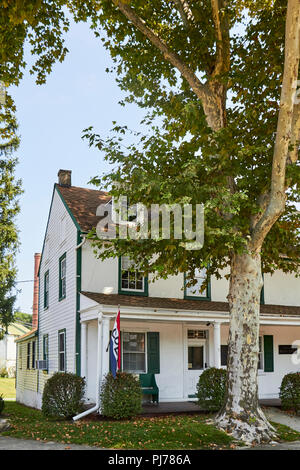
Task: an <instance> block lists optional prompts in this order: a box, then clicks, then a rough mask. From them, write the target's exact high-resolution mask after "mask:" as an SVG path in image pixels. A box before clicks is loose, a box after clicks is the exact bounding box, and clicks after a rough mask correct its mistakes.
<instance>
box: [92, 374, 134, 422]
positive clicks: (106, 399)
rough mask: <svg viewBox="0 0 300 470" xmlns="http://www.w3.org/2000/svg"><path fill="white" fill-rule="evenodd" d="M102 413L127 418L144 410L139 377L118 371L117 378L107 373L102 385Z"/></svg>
mask: <svg viewBox="0 0 300 470" xmlns="http://www.w3.org/2000/svg"><path fill="white" fill-rule="evenodd" d="M100 400H101V414H102V415H103V416H107V417H109V418H114V419H125V418H131V417H132V416H136V415H137V414H139V413H140V412H141V410H142V389H141V386H140V382H139V379H138V378H136V377H135V376H133V375H132V374H128V373H126V372H117V375H116V378H114V377H113V375H112V374H111V373H109V374H107V375H106V377H105V379H104V381H103V383H102V387H101V392H100Z"/></svg>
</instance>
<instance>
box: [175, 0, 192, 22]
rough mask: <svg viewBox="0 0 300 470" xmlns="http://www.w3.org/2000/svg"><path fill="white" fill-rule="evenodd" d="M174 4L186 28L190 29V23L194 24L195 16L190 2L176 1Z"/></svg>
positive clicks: (184, 0)
mask: <svg viewBox="0 0 300 470" xmlns="http://www.w3.org/2000/svg"><path fill="white" fill-rule="evenodd" d="M174 3H175V5H176V7H177V9H178V11H179V14H180V16H181V19H182V21H183V24H184V26H185V27H186V28H187V29H188V28H189V27H190V23H193V21H194V15H193V13H192V10H191V9H190V7H189V4H188V2H187V1H186V0H174Z"/></svg>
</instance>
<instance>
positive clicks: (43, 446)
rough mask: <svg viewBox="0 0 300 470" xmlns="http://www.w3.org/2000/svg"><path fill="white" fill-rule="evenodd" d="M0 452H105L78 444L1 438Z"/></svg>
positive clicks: (98, 448)
mask: <svg viewBox="0 0 300 470" xmlns="http://www.w3.org/2000/svg"><path fill="white" fill-rule="evenodd" d="M0 450H103V449H101V448H100V447H89V446H82V445H76V444H60V443H59V442H53V441H48V442H43V441H33V440H29V439H16V438H15V437H8V436H0Z"/></svg>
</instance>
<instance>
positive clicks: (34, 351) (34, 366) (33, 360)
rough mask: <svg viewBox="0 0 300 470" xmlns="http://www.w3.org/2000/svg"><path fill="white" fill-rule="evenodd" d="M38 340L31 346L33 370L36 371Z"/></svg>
mask: <svg viewBox="0 0 300 470" xmlns="http://www.w3.org/2000/svg"><path fill="white" fill-rule="evenodd" d="M35 361H36V340H34V341H32V346H31V369H36V364H35Z"/></svg>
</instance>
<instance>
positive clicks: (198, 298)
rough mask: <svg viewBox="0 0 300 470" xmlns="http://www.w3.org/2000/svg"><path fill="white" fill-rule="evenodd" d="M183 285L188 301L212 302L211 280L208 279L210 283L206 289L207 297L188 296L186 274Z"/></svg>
mask: <svg viewBox="0 0 300 470" xmlns="http://www.w3.org/2000/svg"><path fill="white" fill-rule="evenodd" d="M183 284H184V298H185V299H186V300H211V283H210V278H208V283H207V287H206V296H205V297H199V296H197V295H187V294H186V284H187V280H186V274H185V273H184V276H183Z"/></svg>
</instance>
